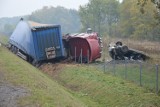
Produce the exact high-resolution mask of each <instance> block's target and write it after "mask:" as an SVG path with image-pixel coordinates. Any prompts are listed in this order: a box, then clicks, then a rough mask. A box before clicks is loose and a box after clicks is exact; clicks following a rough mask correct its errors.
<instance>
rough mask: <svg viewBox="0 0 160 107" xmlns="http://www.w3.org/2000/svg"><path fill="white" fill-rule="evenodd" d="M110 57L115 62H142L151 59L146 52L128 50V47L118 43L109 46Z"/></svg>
mask: <svg viewBox="0 0 160 107" xmlns="http://www.w3.org/2000/svg"><path fill="white" fill-rule="evenodd" d="M109 55H110V56H111V58H112V59H114V60H125V59H127V60H142V61H145V60H146V59H149V56H148V55H146V54H145V53H144V52H142V51H139V50H135V49H131V48H128V46H126V45H123V44H122V42H120V41H118V42H116V43H114V44H113V43H111V44H109Z"/></svg>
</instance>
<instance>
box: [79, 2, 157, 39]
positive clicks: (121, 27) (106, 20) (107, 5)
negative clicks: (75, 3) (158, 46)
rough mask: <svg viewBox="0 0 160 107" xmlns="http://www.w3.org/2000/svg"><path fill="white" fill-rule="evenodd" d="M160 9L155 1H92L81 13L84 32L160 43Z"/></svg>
mask: <svg viewBox="0 0 160 107" xmlns="http://www.w3.org/2000/svg"><path fill="white" fill-rule="evenodd" d="M153 3H154V4H156V5H153ZM157 6H158V5H157V3H156V2H155V0H154V1H153V0H123V1H122V2H121V3H120V2H119V1H117V0H89V3H88V4H86V5H84V6H81V7H80V10H79V14H80V19H81V23H82V30H84V29H86V28H87V27H91V28H92V29H93V30H94V31H97V32H99V33H100V35H102V36H110V37H124V38H126V37H127V38H136V39H149V40H160V21H159V18H160V17H159V13H158V12H159V8H158V7H157ZM157 9H158V10H157Z"/></svg>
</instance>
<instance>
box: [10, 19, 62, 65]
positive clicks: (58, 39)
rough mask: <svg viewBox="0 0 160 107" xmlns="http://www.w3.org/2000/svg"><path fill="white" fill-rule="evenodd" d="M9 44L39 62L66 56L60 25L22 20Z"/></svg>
mask: <svg viewBox="0 0 160 107" xmlns="http://www.w3.org/2000/svg"><path fill="white" fill-rule="evenodd" d="M9 43H10V44H11V45H12V46H15V47H16V48H18V49H19V50H20V51H22V52H23V53H24V54H26V55H28V56H30V57H31V58H33V59H34V61H37V62H38V61H41V60H48V59H53V58H59V57H63V56H64V49H63V44H62V34H61V26H60V25H50V24H40V23H36V22H31V21H28V22H27V21H23V20H21V21H20V22H19V23H18V25H17V27H16V29H15V30H14V32H13V34H12V35H11V37H10V40H9Z"/></svg>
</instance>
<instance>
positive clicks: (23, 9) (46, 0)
mask: <svg viewBox="0 0 160 107" xmlns="http://www.w3.org/2000/svg"><path fill="white" fill-rule="evenodd" d="M86 3H88V0H0V18H1V17H13V16H21V15H28V14H31V13H32V12H33V11H35V10H37V9H41V8H42V7H43V6H54V7H56V6H63V7H65V8H68V9H69V8H71V9H76V10H78V8H79V6H80V5H84V4H86Z"/></svg>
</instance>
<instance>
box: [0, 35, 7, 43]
mask: <svg viewBox="0 0 160 107" xmlns="http://www.w3.org/2000/svg"><path fill="white" fill-rule="evenodd" d="M0 42H1V43H3V44H7V42H8V37H7V36H5V35H3V34H0Z"/></svg>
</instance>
